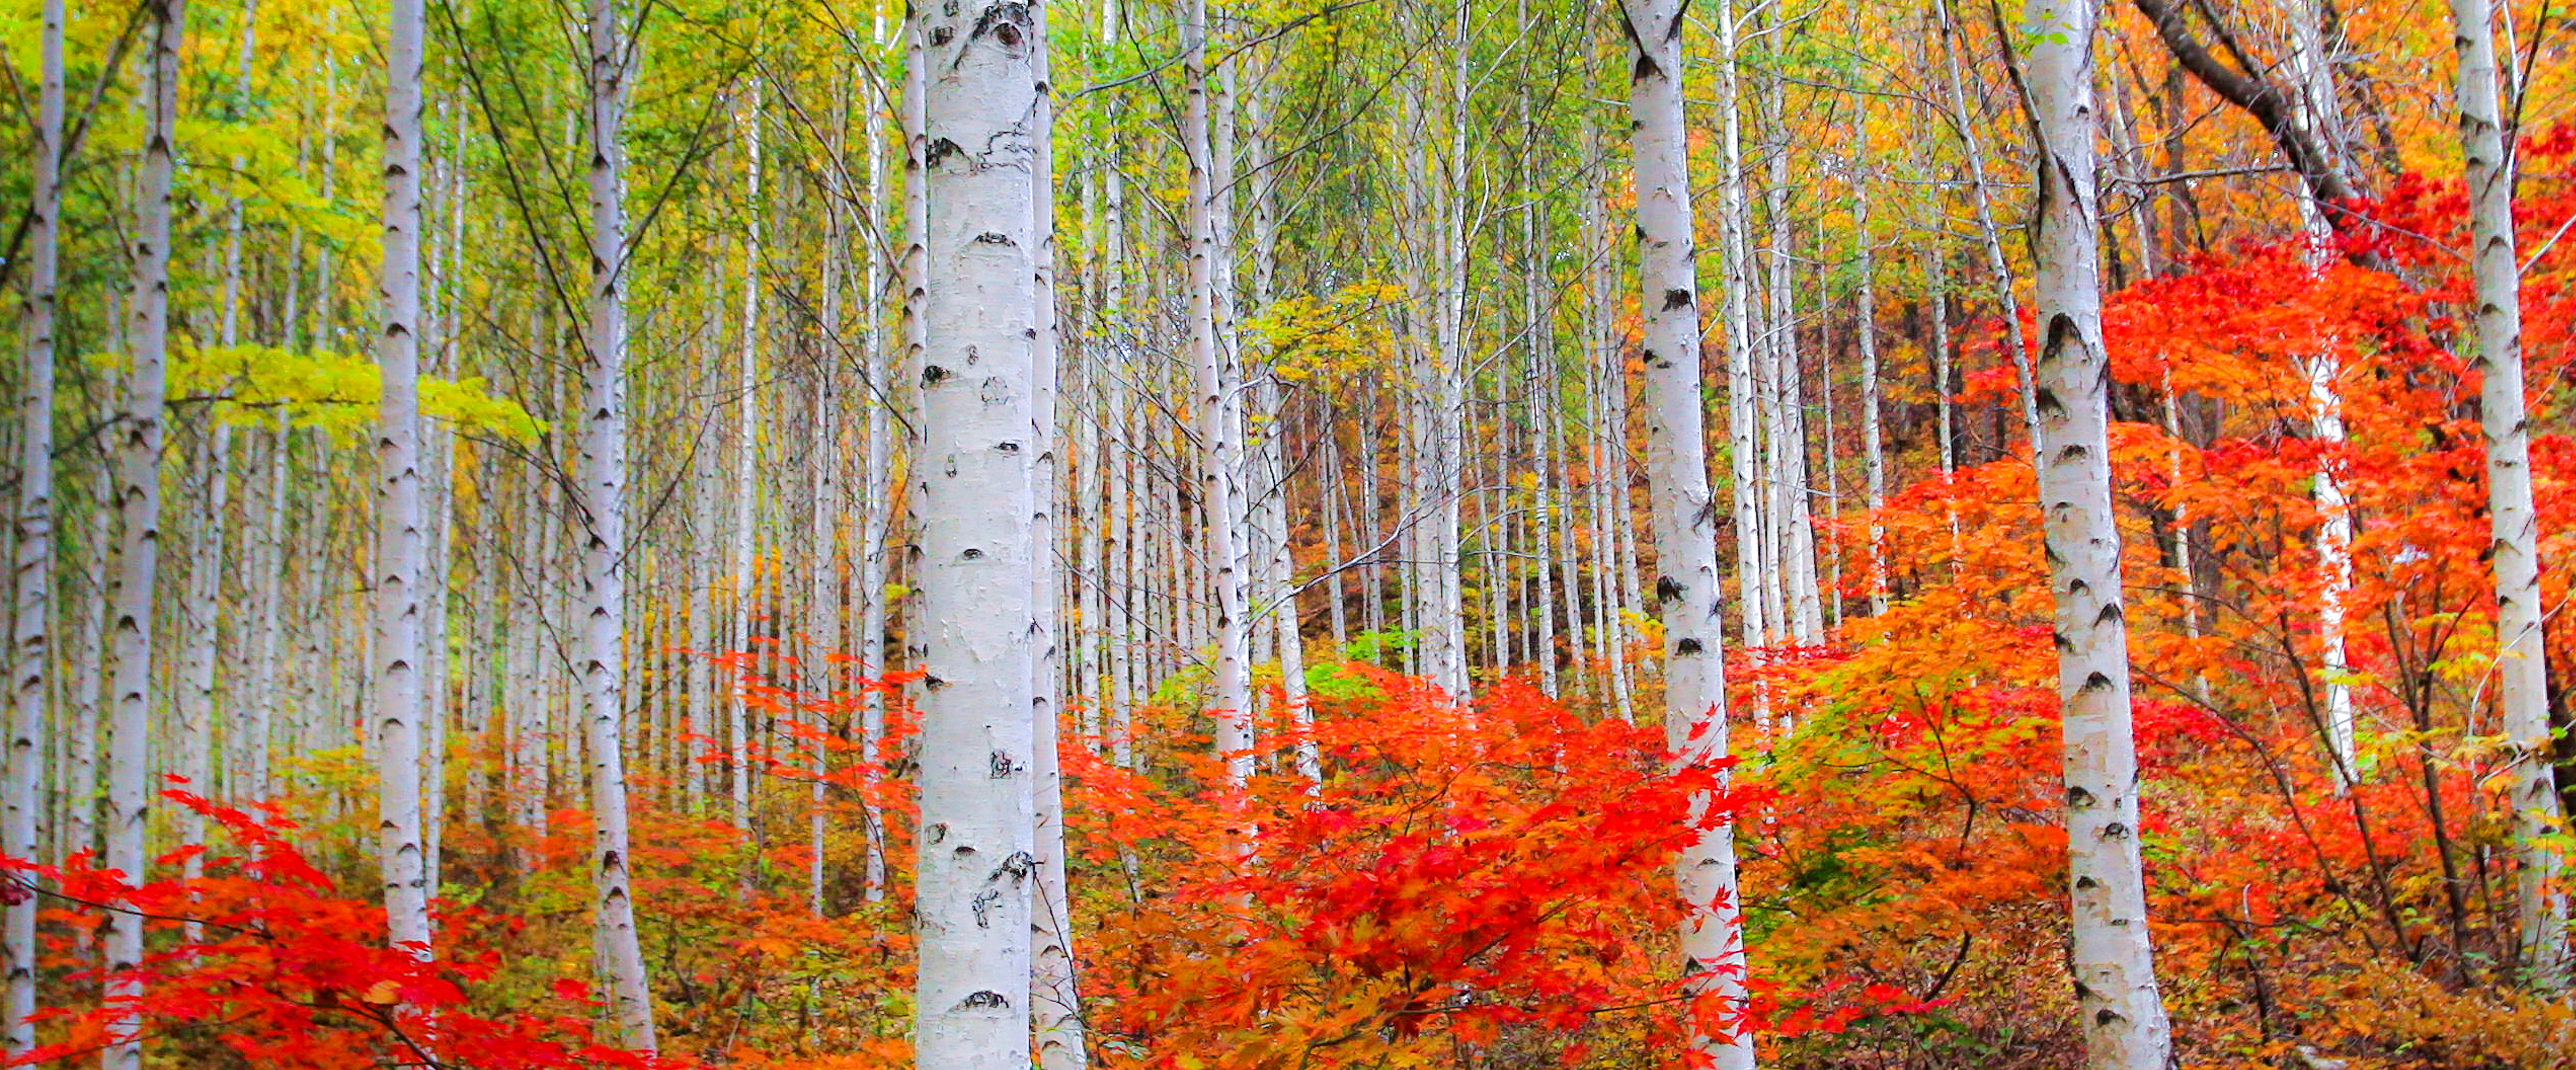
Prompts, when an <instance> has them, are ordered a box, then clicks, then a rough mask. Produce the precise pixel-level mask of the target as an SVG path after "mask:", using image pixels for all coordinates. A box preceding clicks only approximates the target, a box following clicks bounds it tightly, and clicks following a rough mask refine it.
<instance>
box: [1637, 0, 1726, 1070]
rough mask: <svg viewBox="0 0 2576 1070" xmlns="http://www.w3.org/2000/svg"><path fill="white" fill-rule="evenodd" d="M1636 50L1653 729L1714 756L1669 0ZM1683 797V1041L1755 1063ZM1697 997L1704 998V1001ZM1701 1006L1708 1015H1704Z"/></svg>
mask: <svg viewBox="0 0 2576 1070" xmlns="http://www.w3.org/2000/svg"><path fill="white" fill-rule="evenodd" d="M1620 16H1621V18H1622V20H1623V21H1624V24H1625V28H1626V30H1627V34H1628V43H1629V44H1630V45H1631V46H1632V47H1633V48H1634V50H1635V51H1634V61H1633V63H1632V64H1631V66H1630V68H1629V78H1628V110H1629V114H1630V115H1631V116H1632V117H1633V118H1634V120H1635V121H1634V124H1633V125H1632V126H1631V128H1630V132H1629V138H1630V149H1631V152H1632V154H1633V157H1634V161H1635V168H1636V189H1637V274H1638V287H1639V289H1638V293H1639V302H1640V304H1639V307H1640V308H1642V309H1644V310H1645V351H1644V354H1643V361H1644V364H1645V383H1646V402H1645V404H1646V421H1647V422H1646V473H1647V479H1648V481H1649V483H1650V484H1651V485H1652V487H1653V494H1654V518H1653V525H1654V538H1655V570H1656V577H1655V594H1656V601H1657V602H1658V603H1659V605H1658V609H1659V610H1660V614H1661V617H1662V620H1663V624H1664V657H1665V662H1664V666H1665V667H1664V738H1665V740H1666V745H1667V746H1668V747H1669V748H1670V749H1671V750H1672V752H1673V755H1674V758H1675V760H1676V761H1679V762H1682V763H1685V764H1695V765H1705V764H1707V763H1711V762H1715V761H1717V760H1719V759H1722V758H1724V757H1726V754H1727V740H1726V674H1725V646H1724V640H1723V635H1722V628H1723V626H1724V623H1725V620H1724V617H1723V613H1724V610H1725V606H1724V605H1723V604H1722V602H1721V601H1720V594H1719V590H1718V576H1717V532H1716V529H1715V524H1716V506H1715V504H1714V503H1713V502H1712V500H1711V497H1710V494H1709V487H1708V456H1707V452H1706V451H1707V447H1706V446H1705V445H1703V443H1704V441H1705V438H1704V429H1703V427H1702V426H1701V422H1700V420H1701V417H1700V405H1699V382H1700V350H1701V342H1700V323H1699V282H1698V278H1697V270H1696V268H1695V267H1694V265H1693V249H1692V247H1691V246H1692V243H1691V197H1690V164H1689V158H1688V154H1687V147H1688V141H1687V139H1686V136H1685V133H1684V123H1683V116H1682V26H1683V22H1682V5H1681V3H1680V0H1621V4H1620ZM1710 802H1711V800H1709V799H1707V798H1701V799H1699V800H1696V802H1695V804H1694V805H1693V807H1692V827H1691V828H1690V830H1689V831H1688V832H1686V833H1685V835H1684V836H1683V840H1682V844H1683V846H1682V850H1681V857H1680V858H1679V859H1677V860H1676V861H1675V862H1674V873H1675V883H1676V884H1677V886H1678V890H1679V891H1680V893H1681V900H1682V907H1683V912H1684V913H1683V916H1682V927H1681V939H1682V977H1683V983H1684V984H1685V985H1686V986H1687V990H1688V991H1689V992H1690V993H1691V994H1692V995H1693V996H1694V997H1695V999H1694V1001H1693V1002H1694V1004H1695V1009H1694V1011H1693V1013H1691V1014H1690V1015H1689V1016H1688V1017H1689V1019H1690V1041H1689V1042H1690V1046H1691V1048H1692V1050H1693V1051H1694V1052H1695V1053H1697V1054H1698V1055H1700V1056H1704V1057H1706V1058H1708V1059H1709V1060H1710V1061H1711V1062H1712V1064H1713V1065H1715V1066H1716V1067H1718V1070H1749V1068H1751V1067H1752V1066H1753V1065H1754V1051H1753V1035H1752V1033H1751V1032H1750V1031H1749V1030H1748V1029H1746V1028H1744V1027H1743V1012H1744V1009H1745V996H1746V994H1745V987H1744V950H1745V949H1744V928H1743V915H1742V913H1741V903H1740V902H1739V901H1738V898H1737V887H1736V872H1735V832H1734V829H1733V828H1732V827H1731V826H1728V825H1725V824H1717V825H1715V826H1713V827H1702V826H1703V822H1702V820H1701V815H1702V814H1704V813H1705V811H1706V809H1707V807H1708V805H1709V804H1710ZM1703 1001H1705V1002H1703ZM1711 1011H1713V1012H1714V1013H1710V1012H1711Z"/></svg>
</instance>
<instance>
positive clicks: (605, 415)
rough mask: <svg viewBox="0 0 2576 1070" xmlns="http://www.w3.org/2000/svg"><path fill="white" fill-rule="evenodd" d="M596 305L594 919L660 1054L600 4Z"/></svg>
mask: <svg viewBox="0 0 2576 1070" xmlns="http://www.w3.org/2000/svg"><path fill="white" fill-rule="evenodd" d="M589 14H590V19H589V21H590V35H589V44H590V55H589V58H590V66H589V104H590V181H589V192H590V295H589V309H588V312H589V330H588V334H587V337H586V339H585V344H584V345H583V351H582V368H581V370H582V424H581V468H580V472H579V477H580V489H581V509H582V514H583V524H582V553H581V616H582V620H581V641H580V645H579V648H578V650H577V651H576V653H575V654H574V657H575V658H576V659H577V664H578V669H579V674H580V686H581V698H582V702H581V710H582V719H583V721H584V723H585V724H586V725H587V726H588V731H587V733H586V736H585V741H586V742H587V744H588V746H589V750H590V794H591V807H592V811H593V815H592V816H593V825H592V831H591V842H592V851H593V867H594V868H593V871H592V874H591V877H592V881H593V891H594V896H593V900H592V906H593V909H594V910H595V912H596V915H595V916H596V917H597V919H598V931H599V942H600V948H599V957H600V959H601V961H602V962H603V963H605V964H606V965H607V967H608V988H609V992H608V998H609V1009H610V1010H609V1013H610V1017H611V1018H612V1019H613V1020H614V1021H615V1022H616V1024H617V1029H618V1032H619V1033H620V1034H621V1039H622V1040H623V1042H624V1043H625V1045H626V1046H627V1047H628V1048H630V1049H633V1050H636V1051H645V1052H649V1051H652V1050H654V1048H655V1043H654V1037H653V993H652V990H651V989H650V988H649V987H647V986H646V984H645V978H644V954H643V950H642V948H641V946H640V945H639V944H638V942H637V939H636V933H635V902H634V898H633V886H632V878H631V875H630V874H629V872H628V868H627V859H628V850H627V831H626V765H625V754H624V738H625V730H624V728H623V727H622V726H621V724H620V722H621V720H622V719H623V718H624V716H625V695H624V687H623V684H624V675H625V674H624V665H625V658H624V653H623V650H622V648H621V645H620V644H621V642H622V640H623V638H624V636H625V632H626V550H627V546H626V281H625V274H626V252H627V249H626V203H625V202H626V146H625V140H624V130H625V125H626V98H627V92H628V89H629V83H628V81H627V77H628V75H629V74H630V73H631V72H630V71H629V70H628V68H627V61H628V58H629V55H630V53H629V52H628V48H627V43H626V40H625V38H624V35H623V34H622V33H621V32H620V30H619V27H618V24H617V9H616V4H615V0H590V12H589Z"/></svg>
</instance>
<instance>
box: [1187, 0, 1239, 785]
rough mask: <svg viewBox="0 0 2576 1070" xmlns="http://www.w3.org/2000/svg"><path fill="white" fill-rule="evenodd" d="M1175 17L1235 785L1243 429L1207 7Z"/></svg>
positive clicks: (1223, 700) (1219, 684)
mask: <svg viewBox="0 0 2576 1070" xmlns="http://www.w3.org/2000/svg"><path fill="white" fill-rule="evenodd" d="M1180 20H1181V25H1180V33H1181V52H1182V67H1183V74H1182V77H1183V78H1184V79H1185V80H1186V81H1187V83H1188V86H1187V88H1186V89H1185V91H1184V92H1185V93H1186V94H1187V96H1186V98H1185V101H1186V103H1185V104H1184V109H1183V111H1182V117H1181V128H1182V130H1181V137H1182V143H1183V147H1184V150H1185V151H1186V152H1187V154H1188V156H1189V193H1188V196H1189V213H1188V219H1187V225H1188V227H1189V254H1188V255H1189V352H1190V368H1191V369H1192V371H1193V372H1194V373H1195V380H1194V381H1195V384H1196V394H1197V397H1196V398H1195V399H1194V400H1195V401H1196V402H1197V406H1196V413H1195V416H1196V419H1197V422H1198V423H1197V427H1198V436H1199V443H1200V447H1201V449H1202V450H1203V451H1204V456H1203V457H1202V458H1201V459H1200V462H1199V465H1200V467H1199V471H1200V481H1201V487H1202V493H1201V495H1200V499H1199V500H1200V503H1201V506H1202V508H1203V509H1205V511H1206V513H1207V544H1206V545H1207V554H1206V556H1207V560H1208V562H1209V568H1210V570H1211V571H1212V572H1213V573H1214V574H1215V576H1214V578H1215V587H1216V616H1217V619H1216V648H1217V649H1216V704H1215V706H1214V708H1213V709H1212V710H1210V712H1211V713H1212V714H1213V715H1214V716H1215V718H1216V726H1217V727H1216V749H1217V754H1218V757H1219V758H1220V759H1221V760H1222V761H1224V763H1225V767H1226V780H1227V783H1228V784H1229V786H1240V785H1241V784H1242V783H1243V782H1244V781H1245V780H1246V779H1248V778H1250V777H1251V775H1252V678H1251V670H1250V667H1249V665H1248V664H1247V659H1248V657H1249V651H1247V650H1246V649H1245V647H1246V646H1247V645H1248V643H1247V640H1248V639H1249V637H1250V632H1251V629H1250V627H1249V625H1250V621H1249V619H1248V618H1247V617H1246V616H1245V607H1244V604H1243V601H1244V599H1243V591H1244V587H1243V583H1242V578H1243V571H1242V568H1241V567H1240V559H1241V557H1242V554H1241V552H1240V551H1239V549H1238V547H1239V545H1240V544H1241V543H1242V541H1243V532H1241V531H1240V530H1238V529H1237V527H1236V520H1235V518H1236V517H1237V515H1238V514H1239V513H1240V512H1241V509H1240V507H1239V506H1237V505H1236V502H1235V499H1236V495H1237V492H1238V487H1237V484H1236V475H1237V469H1238V467H1239V466H1240V465H1241V463H1242V461H1241V454H1242V440H1241V438H1240V435H1241V433H1242V432H1241V429H1240V427H1239V425H1238V424H1237V423H1236V422H1235V421H1234V420H1233V419H1231V418H1230V413H1229V411H1228V410H1229V408H1230V405H1231V400H1232V398H1233V396H1234V392H1235V390H1236V388H1237V384H1236V383H1235V381H1234V377H1233V376H1232V375H1230V374H1228V373H1229V371H1230V370H1231V369H1230V363H1231V362H1230V361H1228V359H1227V354H1228V348H1229V347H1228V346H1227V345H1226V343H1225V341H1224V340H1223V339H1220V338H1219V337H1218V329H1219V324H1218V317H1219V315H1220V313H1221V312H1222V311H1223V305H1222V303H1221V301H1220V299H1219V296H1218V294H1217V289H1218V286H1219V284H1220V283H1221V281H1222V280H1221V278H1220V276H1219V271H1218V268H1219V260H1220V258H1222V257H1224V256H1225V255H1227V254H1226V252H1225V250H1224V248H1223V246H1222V245H1221V244H1220V240H1219V239H1220V238H1221V237H1222V235H1221V233H1220V229H1221V224H1220V221H1219V219H1218V216H1219V213H1218V203H1217V194H1218V189H1219V183H1218V182H1217V181H1216V177H1215V174H1216V173H1215V168H1216V166H1217V164H1216V162H1215V160H1216V152H1215V149H1214V147H1213V146H1212V144H1211V142H1210V136H1209V117H1208V110H1209V109H1208V87H1209V72H1208V66H1207V3H1206V0H1182V3H1181V11H1180Z"/></svg>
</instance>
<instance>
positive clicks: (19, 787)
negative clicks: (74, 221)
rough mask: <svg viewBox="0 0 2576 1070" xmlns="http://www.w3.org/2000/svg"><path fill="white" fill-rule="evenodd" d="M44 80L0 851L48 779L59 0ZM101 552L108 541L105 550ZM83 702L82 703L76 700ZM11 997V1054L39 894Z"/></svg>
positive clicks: (0, 1012)
mask: <svg viewBox="0 0 2576 1070" xmlns="http://www.w3.org/2000/svg"><path fill="white" fill-rule="evenodd" d="M41 32H42V34H43V39H42V41H41V42H40V43H39V45H38V46H37V47H38V48H39V50H40V51H41V52H42V60H41V62H42V64H43V67H42V73H41V74H40V78H41V81H40V83H39V85H38V89H37V105H36V131H35V133H36V144H35V146H34V148H35V153H34V155H35V160H34V161H33V163H34V167H33V170H34V175H33V179H32V183H31V189H30V191H29V192H30V196H31V198H32V199H31V201H30V202H29V204H28V228H27V229H28V231H29V235H28V237H29V242H28V250H27V259H28V267H27V283H26V287H27V288H26V290H25V291H24V293H23V294H21V296H20V300H19V305H18V317H19V318H18V322H19V326H20V328H21V329H23V330H24V331H26V350H25V357H24V360H25V364H24V365H23V367H22V368H21V370H20V372H19V376H20V378H19V380H18V500H17V507H18V508H17V512H16V514H15V517H14V520H15V526H14V528H13V529H12V536H13V538H14V540H15V542H16V547H15V549H16V553H15V555H14V556H13V557H12V558H11V561H10V566H9V567H10V571H11V572H12V574H13V575H14V578H15V580H16V588H15V594H14V596H13V597H14V599H15V601H14V602H13V603H12V604H11V607H10V656H11V658H12V664H11V665H10V667H9V672H10V681H9V685H10V691H11V694H10V696H9V751H8V794H7V798H6V800H5V802H0V805H4V806H5V809H6V816H5V824H0V853H6V854H8V855H10V856H12V857H16V858H24V859H34V858H36V857H37V848H36V812H37V810H38V809H39V808H40V806H41V800H40V797H39V788H40V785H42V784H43V782H44V779H45V770H44V764H45V761H44V759H45V753H46V752H47V751H48V750H50V749H51V742H52V741H51V740H50V739H49V738H48V733H47V732H46V722H45V700H46V698H47V696H48V694H49V692H50V690H51V687H50V685H51V684H52V682H53V676H54V673H53V667H54V666H53V658H54V653H53V639H54V634H53V629H52V627H51V623H52V621H51V613H52V610H53V575H54V300H55V290H54V287H55V277H56V269H57V266H58V262H59V259H60V256H59V250H60V247H61V246H60V234H61V226H62V219H61V213H62V203H63V198H62V152H63V0H45V5H44V27H43V29H42V31H41ZM101 549H102V550H103V549H104V548H103V547H102V548H101ZM76 701H77V700H76ZM6 945H7V946H6V954H7V971H8V995H7V1004H6V1006H5V1007H0V1027H5V1028H6V1030H7V1049H6V1053H7V1054H9V1055H13V1056H14V1055H19V1054H22V1053H24V1052H25V1051H26V1050H27V1049H29V1048H31V1047H34V1046H35V1043H36V1026H35V1023H34V1022H30V1021H28V1020H27V1016H28V1015H30V1014H33V1013H35V1010H36V897H35V896H34V895H31V894H24V893H22V894H20V895H18V896H17V897H16V898H15V899H14V900H12V901H11V902H10V904H9V907H8V921H7V931H6Z"/></svg>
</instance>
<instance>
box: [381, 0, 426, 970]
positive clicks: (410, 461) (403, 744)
mask: <svg viewBox="0 0 2576 1070" xmlns="http://www.w3.org/2000/svg"><path fill="white" fill-rule="evenodd" d="M387 29H388V30H389V31H390V32H389V39H388V42H387V45H386V48H385V63H386V69H385V121H384V127H383V129H384V159H385V163H384V184H385V195H384V216H383V222H384V266H383V268H382V269H381V274H380V275H379V276H378V279H379V281H378V283H377V294H378V296H379V297H380V298H381V299H382V301H383V313H384V328H383V331H382V332H381V333H380V334H378V335H377V337H376V371H377V377H378V381H379V382H380V384H381V387H382V392H381V394H380V395H379V397H380V400H379V401H378V407H377V425H376V585H375V629H376V643H375V656H376V663H375V666H374V669H375V677H376V679H375V688H376V691H375V699H376V709H375V718H376V735H377V741H376V775H377V825H376V850H377V863H378V865H380V866H381V867H382V869H383V873H382V877H383V881H384V898H385V927H386V931H387V936H388V938H389V939H391V941H392V942H393V943H394V945H395V946H398V947H407V946H411V945H418V946H417V947H416V948H414V950H415V951H416V952H417V953H419V954H420V955H422V956H423V957H427V955H428V953H429V888H428V879H427V872H426V868H425V863H426V861H427V856H426V854H425V849H424V847H423V845H422V843H421V801H420V793H421V724H420V720H421V711H422V708H423V700H422V694H421V670H422V666H423V663H424V659H425V658H426V657H427V653H426V651H424V650H422V649H421V640H422V620H421V614H422V609H421V595H420V589H421V586H422V585H423V584H424V583H425V582H435V581H433V580H431V578H430V577H427V576H424V575H422V569H423V568H424V567H426V565H427V561H426V560H425V558H426V550H427V546H426V542H427V540H426V538H425V536H424V534H423V532H422V530H421V525H422V518H421V476H420V324H421V307H420V305H421V302H420V228H421V210H420V187H421V182H420V169H421V152H420V147H421V109H422V105H421V87H420V80H421V79H420V76H421V46H422V37H423V31H424V29H425V18H424V14H423V8H422V3H421V0H393V11H392V17H391V19H390V20H389V23H388V26H387Z"/></svg>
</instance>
